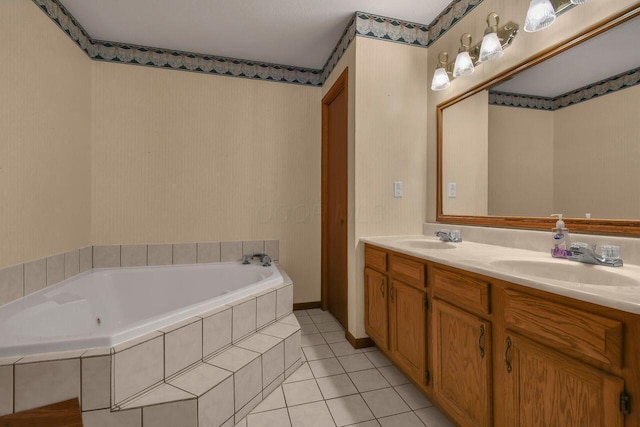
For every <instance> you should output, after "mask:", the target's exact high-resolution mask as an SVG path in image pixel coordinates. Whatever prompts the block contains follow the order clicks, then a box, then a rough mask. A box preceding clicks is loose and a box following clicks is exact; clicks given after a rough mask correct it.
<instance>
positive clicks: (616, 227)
mask: <svg viewBox="0 0 640 427" xmlns="http://www.w3.org/2000/svg"><path fill="white" fill-rule="evenodd" d="M638 15H640V6H638V5H634V6H632V7H630V8H628V9H626V10H624V11H622V12H620V13H618V14H617V15H614V16H613V17H612V18H607V19H606V20H603V21H600V22H598V23H596V24H594V25H592V26H591V27H588V28H587V29H586V30H584V31H583V32H581V33H580V34H579V35H577V36H576V37H575V38H574V39H572V40H568V41H563V42H561V43H558V44H556V45H553V46H551V47H550V48H548V49H546V50H544V51H542V52H540V53H537V54H535V55H533V56H531V57H529V58H527V59H525V60H524V61H523V62H521V63H519V64H517V65H514V66H512V67H510V68H508V69H507V70H505V71H503V72H501V73H500V74H498V75H496V76H495V77H493V78H491V79H490V80H488V81H486V82H483V83H480V84H478V85H476V86H474V87H472V88H471V89H469V90H468V91H466V92H464V93H462V94H461V95H458V96H456V97H454V98H451V99H449V100H447V101H444V102H443V103H441V104H439V105H438V106H437V107H436V126H437V184H436V185H437V193H436V194H437V196H436V197H437V203H436V222H439V223H449V224H462V225H475V226H485V227H503V228H504V227H507V228H527V229H545V230H546V229H551V228H553V225H554V224H555V222H556V218H551V217H527V216H474V215H446V214H444V212H443V211H442V209H443V207H442V204H443V203H442V196H443V191H442V142H443V141H442V134H443V129H442V126H443V123H442V118H443V117H442V116H443V110H444V109H445V108H448V107H451V106H452V105H454V104H456V103H458V102H460V101H462V100H464V99H467V98H469V97H471V96H473V95H475V94H477V93H478V92H481V91H483V90H485V89H488V88H490V87H491V86H494V85H495V84H497V83H500V82H502V81H504V80H507V79H509V78H511V77H513V76H514V75H516V74H518V73H520V72H522V71H524V70H526V69H528V68H531V67H533V66H534V65H536V64H538V63H540V62H542V61H545V60H547V59H549V58H551V57H553V56H555V55H558V54H560V53H562V52H564V51H566V50H568V49H571V48H572V47H574V46H576V45H579V44H580V43H583V42H585V41H587V40H589V39H591V38H593V37H595V36H597V35H599V34H601V33H603V32H605V31H607V30H609V29H611V28H614V27H616V26H618V25H620V24H622V23H624V22H627V21H629V20H631V19H633V18H635V17H636V16H638ZM565 221H566V222H567V226H568V227H569V228H571V230H572V231H582V232H591V233H600V234H626V235H633V236H640V220H624V219H597V218H596V219H586V218H565Z"/></svg>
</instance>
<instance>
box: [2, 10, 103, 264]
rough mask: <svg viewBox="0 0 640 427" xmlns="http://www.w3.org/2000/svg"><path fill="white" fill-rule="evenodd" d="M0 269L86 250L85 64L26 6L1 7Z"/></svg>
mask: <svg viewBox="0 0 640 427" xmlns="http://www.w3.org/2000/svg"><path fill="white" fill-rule="evenodd" d="M0 52H2V53H3V57H4V59H5V60H4V64H3V66H2V67H0V93H2V103H0V129H2V131H1V132H0V200H1V201H2V203H0V218H2V221H0V242H2V244H1V245H0V267H2V266H7V265H11V264H16V263H21V262H24V261H28V260H32V259H36V258H41V257H44V256H48V255H52V254H56V253H60V252H65V251H69V250H72V249H77V248H78V247H81V246H85V245H88V244H90V243H91V241H90V239H91V199H90V191H91V157H90V156H91V144H90V143H91V128H90V126H91V119H90V114H91V61H90V60H89V58H87V57H86V56H85V54H84V53H83V52H82V51H81V50H80V49H78V47H77V46H76V45H75V44H74V43H73V42H72V41H71V40H70V39H69V38H68V37H67V35H66V34H64V33H63V32H62V31H60V29H59V28H57V27H56V26H55V24H53V23H52V22H51V21H50V20H49V18H48V17H47V16H46V15H45V14H44V13H42V12H41V11H40V10H39V9H38V7H37V6H35V5H34V4H33V3H32V2H30V1H24V0H3V1H2V3H1V4H0Z"/></svg>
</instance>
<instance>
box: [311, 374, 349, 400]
mask: <svg viewBox="0 0 640 427" xmlns="http://www.w3.org/2000/svg"><path fill="white" fill-rule="evenodd" d="M316 381H317V383H318V387H320V391H321V392H322V396H323V397H324V398H325V400H326V399H333V398H335V397H343V396H348V395H350V394H356V393H358V390H357V389H356V387H355V386H354V385H353V383H352V382H351V379H349V376H348V375H347V374H342V375H333V376H331V377H324V378H318V379H317V380H316Z"/></svg>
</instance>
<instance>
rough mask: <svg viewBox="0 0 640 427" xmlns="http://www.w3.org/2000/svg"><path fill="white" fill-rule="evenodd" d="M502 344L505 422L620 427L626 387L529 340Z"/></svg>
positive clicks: (513, 339)
mask: <svg viewBox="0 0 640 427" xmlns="http://www.w3.org/2000/svg"><path fill="white" fill-rule="evenodd" d="M505 340H506V342H505V363H506V369H507V372H508V374H507V376H506V384H505V398H506V402H505V403H506V413H507V420H508V421H509V423H510V425H514V426H520V427H529V426H530V427H535V426H540V427H542V426H557V427H574V426H581V427H622V426H624V415H623V414H622V412H621V411H620V406H619V405H620V402H619V401H618V398H619V396H620V395H621V393H623V392H624V381H623V380H622V378H619V377H617V376H614V375H609V374H607V373H605V372H603V371H601V370H599V369H596V368H594V367H592V366H589V365H587V364H585V363H582V362H580V361H578V360H576V359H575V358H572V357H568V356H565V355H563V354H561V353H559V352H556V351H555V350H552V349H550V348H549V347H546V346H543V345H540V344H538V343H536V342H535V341H533V340H530V339H527V338H525V337H522V336H520V335H517V334H514V333H509V334H507V337H506V339H505Z"/></svg>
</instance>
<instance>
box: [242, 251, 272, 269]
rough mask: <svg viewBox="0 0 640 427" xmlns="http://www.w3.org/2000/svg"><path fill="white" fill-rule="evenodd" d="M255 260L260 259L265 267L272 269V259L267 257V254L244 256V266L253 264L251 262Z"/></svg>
mask: <svg viewBox="0 0 640 427" xmlns="http://www.w3.org/2000/svg"><path fill="white" fill-rule="evenodd" d="M254 258H259V259H260V262H261V263H262V266H263V267H270V266H271V257H270V256H269V255H267V254H261V253H257V254H246V255H244V256H243V257H242V263H243V264H251V260H252V259H254Z"/></svg>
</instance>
